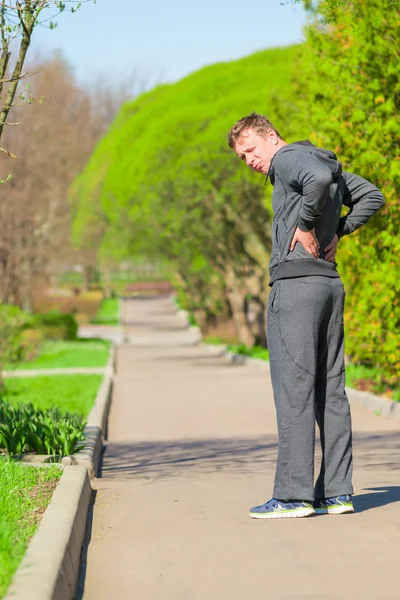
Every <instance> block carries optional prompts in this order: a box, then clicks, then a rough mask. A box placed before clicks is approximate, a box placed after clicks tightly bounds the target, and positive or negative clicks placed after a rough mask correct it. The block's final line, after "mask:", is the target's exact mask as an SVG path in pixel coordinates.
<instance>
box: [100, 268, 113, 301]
mask: <svg viewBox="0 0 400 600" xmlns="http://www.w3.org/2000/svg"><path fill="white" fill-rule="evenodd" d="M102 266H103V282H104V284H103V287H104V297H105V298H111V296H112V288H111V268H110V264H109V263H107V262H106V263H104V264H103V265H102Z"/></svg>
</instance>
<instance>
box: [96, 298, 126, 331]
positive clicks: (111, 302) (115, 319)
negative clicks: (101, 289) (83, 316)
mask: <svg viewBox="0 0 400 600" xmlns="http://www.w3.org/2000/svg"><path fill="white" fill-rule="evenodd" d="M90 322H91V323H93V324H95V325H119V300H118V298H107V299H105V300H103V301H102V303H101V305H100V308H99V311H98V313H97V314H96V316H95V317H94V318H93V319H91V321H90Z"/></svg>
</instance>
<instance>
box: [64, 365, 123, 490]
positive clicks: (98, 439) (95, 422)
mask: <svg viewBox="0 0 400 600" xmlns="http://www.w3.org/2000/svg"><path fill="white" fill-rule="evenodd" d="M113 381H114V369H113V368H111V367H110V368H109V369H108V370H107V372H106V374H105V376H104V379H103V383H102V384H101V387H100V389H99V391H98V394H97V397H96V401H95V404H94V406H93V408H92V410H91V411H90V414H89V417H88V423H87V425H86V427H85V429H84V430H83V435H84V437H85V440H84V441H83V442H82V443H83V444H85V448H84V449H83V450H81V451H80V452H77V453H76V454H74V455H73V456H72V457H71V459H72V464H75V465H83V466H86V468H87V470H88V474H89V477H90V479H93V477H96V474H97V472H98V469H99V463H100V456H101V452H102V449H103V438H106V437H107V420H108V413H109V411H110V405H111V394H112V387H113Z"/></svg>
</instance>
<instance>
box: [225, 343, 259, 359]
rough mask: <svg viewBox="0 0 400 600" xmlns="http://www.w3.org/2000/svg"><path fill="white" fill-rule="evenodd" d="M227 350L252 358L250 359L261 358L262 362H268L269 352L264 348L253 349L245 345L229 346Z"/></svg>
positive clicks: (255, 347) (256, 347)
mask: <svg viewBox="0 0 400 600" xmlns="http://www.w3.org/2000/svg"><path fill="white" fill-rule="evenodd" d="M226 349H227V350H229V352H233V353H234V354H242V355H243V356H250V358H261V359H262V360H268V350H267V349H266V348H263V347H262V346H253V348H247V346H245V345H244V344H228V345H227V347H226Z"/></svg>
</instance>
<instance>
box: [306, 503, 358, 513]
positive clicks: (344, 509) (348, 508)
mask: <svg viewBox="0 0 400 600" xmlns="http://www.w3.org/2000/svg"><path fill="white" fill-rule="evenodd" d="M315 512H316V513H317V515H345V514H346V513H353V512H354V506H353V505H349V504H347V505H346V504H337V505H335V506H329V507H328V506H327V507H326V508H316V509H315Z"/></svg>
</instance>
